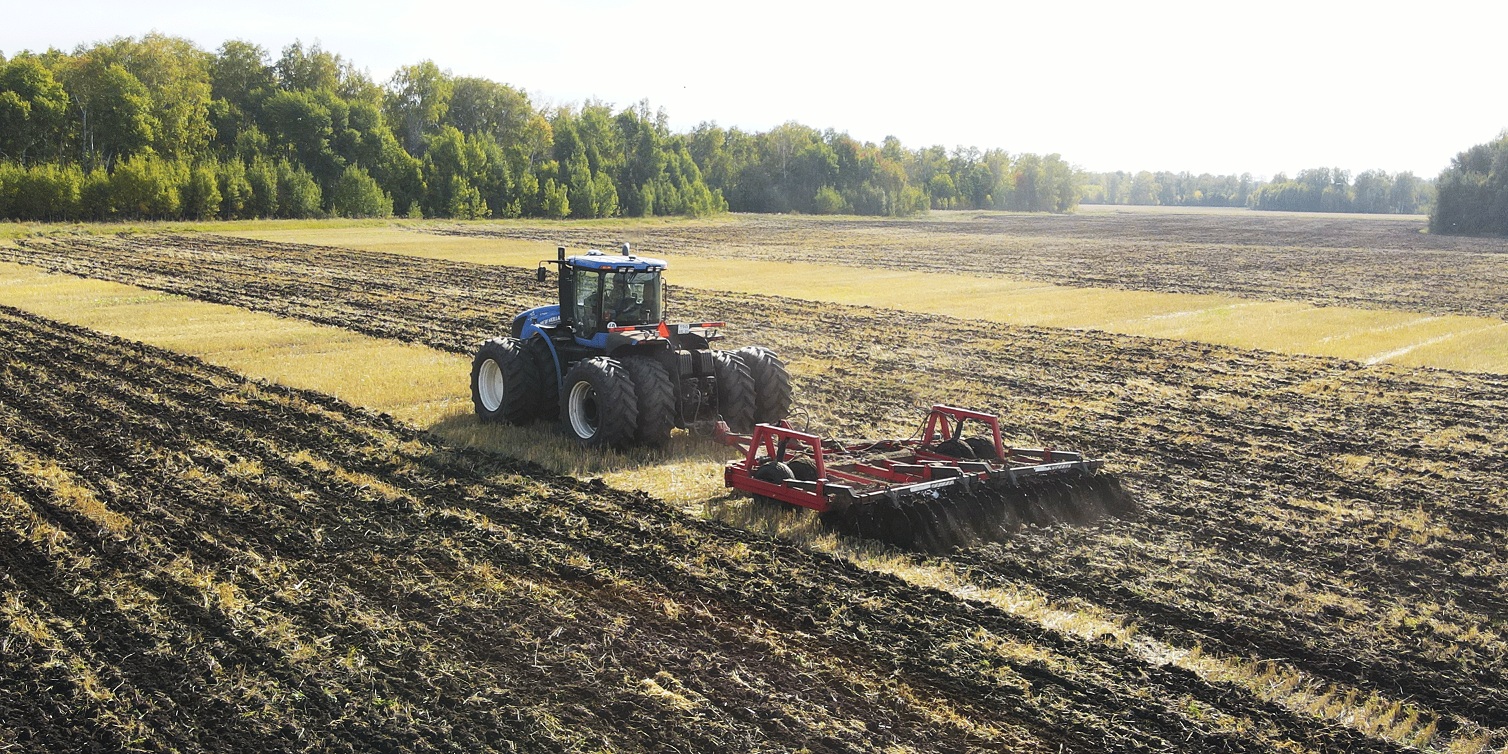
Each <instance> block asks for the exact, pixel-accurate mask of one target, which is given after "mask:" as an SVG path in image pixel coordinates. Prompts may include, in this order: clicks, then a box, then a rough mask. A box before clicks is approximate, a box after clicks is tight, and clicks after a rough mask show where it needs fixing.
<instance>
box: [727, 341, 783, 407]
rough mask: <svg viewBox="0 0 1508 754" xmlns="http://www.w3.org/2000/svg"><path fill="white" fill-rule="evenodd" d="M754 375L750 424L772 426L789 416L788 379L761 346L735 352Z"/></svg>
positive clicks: (766, 349) (773, 357)
mask: <svg viewBox="0 0 1508 754" xmlns="http://www.w3.org/2000/svg"><path fill="white" fill-rule="evenodd" d="M735 353H737V354H738V355H739V356H742V357H743V360H744V363H745V364H748V365H749V371H750V372H751V373H753V375H754V423H755V424H776V423H778V422H781V421H784V420H785V418H786V417H787V416H790V415H791V375H790V373H789V372H787V371H786V369H785V362H784V361H781V360H780V357H779V356H776V355H775V352H774V351H771V350H770V349H768V348H765V347H764V346H745V347H743V348H740V349H738V350H737V351H735Z"/></svg>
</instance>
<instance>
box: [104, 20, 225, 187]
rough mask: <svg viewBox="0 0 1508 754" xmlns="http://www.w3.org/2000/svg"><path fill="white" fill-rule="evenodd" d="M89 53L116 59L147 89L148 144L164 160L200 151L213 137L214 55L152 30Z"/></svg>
mask: <svg viewBox="0 0 1508 754" xmlns="http://www.w3.org/2000/svg"><path fill="white" fill-rule="evenodd" d="M91 54H95V55H100V56H103V57H105V58H106V59H107V60H109V61H111V62H113V63H118V64H119V65H121V66H122V67H124V68H125V69H126V70H127V71H129V72H130V73H131V75H132V76H134V77H135V78H136V80H138V81H140V82H141V83H142V85H143V86H144V87H145V88H146V90H147V91H148V92H149V93H150V95H151V96H150V100H149V101H150V102H151V106H150V109H149V112H150V113H151V116H152V120H153V122H154V126H155V127H154V128H153V130H152V137H151V144H152V147H153V149H154V150H156V152H157V154H158V155H159V156H161V157H163V158H166V159H170V160H171V159H179V158H187V157H191V156H194V155H198V154H202V153H203V152H204V149H205V147H206V146H208V145H209V142H210V138H211V137H213V136H214V129H213V128H212V127H211V125H210V121H209V102H210V63H211V60H212V56H211V55H210V54H209V53H207V52H204V51H203V50H200V49H199V48H198V47H196V46H194V43H193V42H190V41H189V40H187V39H183V38H181V37H170V36H166V35H163V34H158V33H156V32H153V33H151V34H147V35H146V36H144V37H142V38H141V39H140V40H136V39H131V38H129V37H122V38H118V39H115V40H112V41H111V42H109V43H107V44H105V45H100V46H99V47H97V48H96V49H95V50H94V51H93V52H91Z"/></svg>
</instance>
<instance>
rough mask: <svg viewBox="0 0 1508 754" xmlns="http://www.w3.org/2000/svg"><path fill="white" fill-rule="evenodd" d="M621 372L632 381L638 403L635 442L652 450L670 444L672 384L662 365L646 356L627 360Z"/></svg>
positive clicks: (672, 400) (630, 357) (672, 407)
mask: <svg viewBox="0 0 1508 754" xmlns="http://www.w3.org/2000/svg"><path fill="white" fill-rule="evenodd" d="M623 368H624V369H627V370H628V377H629V379H630V380H633V383H634V394H635V395H636V396H638V400H639V425H638V429H637V430H635V432H634V439H635V440H637V441H638V442H640V443H643V444H645V445H649V446H652V447H657V448H658V447H662V446H664V445H665V444H666V443H669V442H670V431H671V430H672V429H675V383H673V382H671V380H670V372H669V371H668V370H666V369H665V365H663V364H661V363H660V362H658V361H655V360H654V359H653V358H650V357H648V356H629V357H628V358H625V359H624V360H623Z"/></svg>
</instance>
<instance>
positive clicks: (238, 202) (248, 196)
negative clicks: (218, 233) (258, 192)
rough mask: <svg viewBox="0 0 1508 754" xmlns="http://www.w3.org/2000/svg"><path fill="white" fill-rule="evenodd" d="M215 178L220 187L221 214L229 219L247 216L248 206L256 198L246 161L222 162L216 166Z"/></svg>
mask: <svg viewBox="0 0 1508 754" xmlns="http://www.w3.org/2000/svg"><path fill="white" fill-rule="evenodd" d="M215 180H216V183H217V185H218V186H219V188H220V216H221V217H223V218H225V219H227V220H235V219H239V218H242V217H247V216H248V214H247V208H248V207H249V206H250V205H251V204H252V202H253V201H254V198H253V193H252V188H251V180H250V179H248V178H247V176H246V163H244V162H241V161H240V160H238V159H231V160H226V161H225V162H222V163H220V164H219V165H218V166H216V171H215Z"/></svg>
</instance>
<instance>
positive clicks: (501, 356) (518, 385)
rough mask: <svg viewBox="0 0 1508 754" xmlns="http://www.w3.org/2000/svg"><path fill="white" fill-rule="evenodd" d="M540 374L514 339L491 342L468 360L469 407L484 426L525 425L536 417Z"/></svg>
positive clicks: (539, 391)
mask: <svg viewBox="0 0 1508 754" xmlns="http://www.w3.org/2000/svg"><path fill="white" fill-rule="evenodd" d="M541 392H542V391H541V389H540V379H539V370H538V369H536V368H535V364H534V359H532V358H530V356H529V354H528V353H526V352H525V351H524V348H523V344H521V343H519V342H518V340H517V339H516V338H493V339H492V340H489V341H487V342H485V343H483V344H482V347H481V348H479V349H477V352H476V357H475V358H473V359H472V360H471V404H472V406H473V407H474V408H475V409H476V415H477V418H478V419H481V420H482V421H484V422H505V423H508V424H528V423H529V422H531V421H534V419H535V418H536V417H538V416H539V413H538V412H539V404H540V398H541V397H542V396H541Z"/></svg>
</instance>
